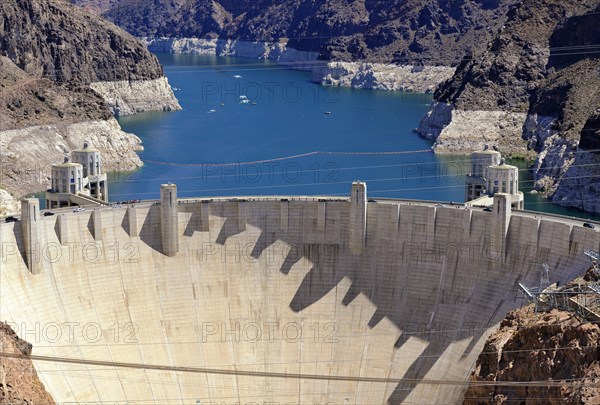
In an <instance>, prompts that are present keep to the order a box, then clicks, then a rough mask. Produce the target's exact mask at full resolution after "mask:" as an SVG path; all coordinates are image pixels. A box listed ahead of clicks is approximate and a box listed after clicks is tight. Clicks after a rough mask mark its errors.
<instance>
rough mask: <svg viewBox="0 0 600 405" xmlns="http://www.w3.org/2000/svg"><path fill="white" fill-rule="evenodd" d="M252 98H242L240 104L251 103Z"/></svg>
mask: <svg viewBox="0 0 600 405" xmlns="http://www.w3.org/2000/svg"><path fill="white" fill-rule="evenodd" d="M249 103H250V100H248V99H247V98H245V99H242V100H240V104H249Z"/></svg>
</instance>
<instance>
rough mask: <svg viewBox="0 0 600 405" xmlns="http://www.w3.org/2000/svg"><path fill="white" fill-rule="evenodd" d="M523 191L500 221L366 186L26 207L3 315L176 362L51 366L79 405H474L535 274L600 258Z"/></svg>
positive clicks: (99, 346)
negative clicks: (473, 395) (381, 195)
mask: <svg viewBox="0 0 600 405" xmlns="http://www.w3.org/2000/svg"><path fill="white" fill-rule="evenodd" d="M508 197H509V196H508V195H504V194H496V195H495V196H494V202H493V207H492V210H491V212H485V211H483V210H481V209H479V208H470V207H466V206H464V205H462V204H448V203H436V202H425V201H409V200H392V199H374V200H372V199H367V190H366V184H365V183H361V182H355V183H353V184H352V187H351V193H350V197H347V198H339V197H326V196H323V197H298V196H289V197H279V196H278V197H237V198H231V197H228V198H212V199H209V198H200V199H178V198H177V187H176V185H174V184H166V185H163V186H162V187H161V198H160V200H158V201H144V202H141V203H138V204H134V205H131V206H126V207H121V208H109V207H98V208H94V209H93V210H87V211H84V212H71V211H70V210H69V211H66V210H55V211H54V212H55V213H56V215H54V216H47V217H46V216H43V215H42V212H40V210H39V201H38V200H37V199H26V200H23V202H22V215H21V221H20V222H13V223H2V224H1V225H0V237H1V244H2V250H1V254H2V256H1V257H0V260H1V261H2V271H1V272H0V276H1V279H0V286H1V294H0V308H1V314H0V316H1V317H2V319H3V320H5V321H6V322H8V323H9V324H10V325H11V326H13V328H14V329H15V331H16V332H17V333H18V334H19V336H20V337H22V338H24V339H26V340H28V341H29V342H31V343H32V344H33V350H34V351H33V354H34V355H37V356H49V357H56V358H65V359H79V360H89V361H98V362H115V363H131V364H140V365H151V366H164V367H165V368H163V369H161V368H160V367H155V368H150V369H144V368H139V369H136V368H122V367H109V366H106V365H102V366H99V365H94V364H81V363H77V364H70V363H61V362H44V361H39V360H34V363H35V365H36V368H37V370H38V374H39V376H40V379H41V380H42V381H43V382H44V384H45V386H46V388H47V389H48V390H49V392H50V393H51V394H52V395H53V397H54V399H55V400H56V401H57V402H59V403H61V402H111V403H114V402H142V401H143V402H142V403H155V404H169V403H177V404H193V405H195V404H197V403H198V402H197V401H200V402H199V403H201V404H205V403H208V404H237V403H240V404H247V403H258V404H262V403H281V404H305V403H311V404H313V403H318V404H326V403H336V404H386V403H390V404H397V403H401V402H405V403H414V402H419V403H456V402H459V401H460V400H461V398H462V396H463V394H464V390H465V388H466V381H467V379H468V376H469V373H470V371H471V369H472V368H473V366H474V364H475V360H476V359H477V356H478V355H479V353H480V351H481V349H482V348H483V345H484V342H485V339H486V337H487V335H488V334H489V333H491V331H493V330H494V329H495V327H496V326H497V323H498V322H499V321H500V320H501V319H502V318H503V317H504V315H505V314H506V312H508V311H509V310H512V309H514V308H516V307H518V306H519V305H520V304H521V301H519V300H518V299H516V298H515V297H516V296H517V289H518V288H517V286H518V283H519V282H521V283H523V284H526V285H533V284H536V283H537V281H538V280H539V275H540V266H541V264H542V263H547V264H548V265H549V268H550V281H551V282H558V283H560V284H562V283H564V282H566V281H569V280H571V279H573V278H575V277H577V276H579V275H581V274H582V273H583V272H585V270H587V268H588V267H589V260H588V258H587V257H586V256H585V254H584V251H586V250H593V251H598V250H600V249H599V248H600V233H599V232H598V231H597V230H595V229H588V228H584V227H583V226H582V221H580V220H574V219H570V218H566V217H559V216H553V215H548V214H541V213H532V212H527V211H520V210H511V207H510V200H509V199H508ZM106 364H108V363H106ZM168 367H172V368H173V369H174V370H176V371H173V370H169V369H167V368H168ZM186 367H189V368H203V369H214V370H224V371H229V372H231V373H230V374H218V373H214V374H213V373H191V372H185V371H184V369H185V368H186ZM284 375H289V376H290V378H284V377H283V376H284ZM302 376H307V378H302ZM308 376H313V377H314V376H318V377H319V378H308ZM436 381H437V382H439V383H435V382H436ZM443 381H465V384H458V383H455V384H446V383H443Z"/></svg>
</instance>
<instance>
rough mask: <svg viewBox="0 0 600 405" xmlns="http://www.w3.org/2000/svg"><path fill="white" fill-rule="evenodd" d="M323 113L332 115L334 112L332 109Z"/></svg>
mask: <svg viewBox="0 0 600 405" xmlns="http://www.w3.org/2000/svg"><path fill="white" fill-rule="evenodd" d="M323 114H325V115H331V114H333V113H332V112H331V111H325V112H324V113H323Z"/></svg>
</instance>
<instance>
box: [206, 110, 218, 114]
mask: <svg viewBox="0 0 600 405" xmlns="http://www.w3.org/2000/svg"><path fill="white" fill-rule="evenodd" d="M216 112H217V110H208V113H209V114H213V113H216Z"/></svg>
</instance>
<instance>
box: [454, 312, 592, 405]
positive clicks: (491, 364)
mask: <svg viewBox="0 0 600 405" xmlns="http://www.w3.org/2000/svg"><path fill="white" fill-rule="evenodd" d="M599 339H600V327H598V325H596V324H594V323H590V322H587V321H585V320H582V319H580V318H578V317H577V316H575V315H574V314H573V313H571V312H567V311H562V310H558V309H554V310H552V311H550V312H539V313H535V312H534V310H533V307H532V306H531V305H530V306H527V307H525V308H522V309H519V310H516V311H513V312H510V313H509V314H508V315H507V316H506V318H505V319H504V320H503V321H502V322H501V324H500V328H499V329H498V330H497V331H496V332H494V333H493V334H492V335H491V336H490V337H489V338H488V340H487V342H486V344H485V346H484V348H483V351H482V353H481V355H480V356H479V358H478V359H477V364H476V366H475V370H474V372H473V374H472V376H471V382H472V385H471V386H470V387H469V389H468V390H467V392H466V394H465V400H464V404H469V405H474V404H482V405H483V404H490V403H493V404H504V403H507V404H508V403H513V402H515V401H517V402H519V403H527V404H563V403H566V402H568V403H578V404H596V403H598V401H600V389H599V388H598V386H597V382H598V381H600V363H599V361H600V349H599V348H598V340H599ZM548 380H553V381H559V382H560V381H563V382H564V383H563V384H559V385H558V386H553V387H544V386H537V387H535V386H531V385H528V384H527V382H529V381H548ZM567 380H574V383H573V382H571V381H567ZM508 381H510V382H522V384H521V386H506V385H502V382H508ZM481 382H486V383H492V385H490V386H482V385H480V384H478V383H481ZM494 382H497V383H498V384H497V385H494V384H493V383H494Z"/></svg>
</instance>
